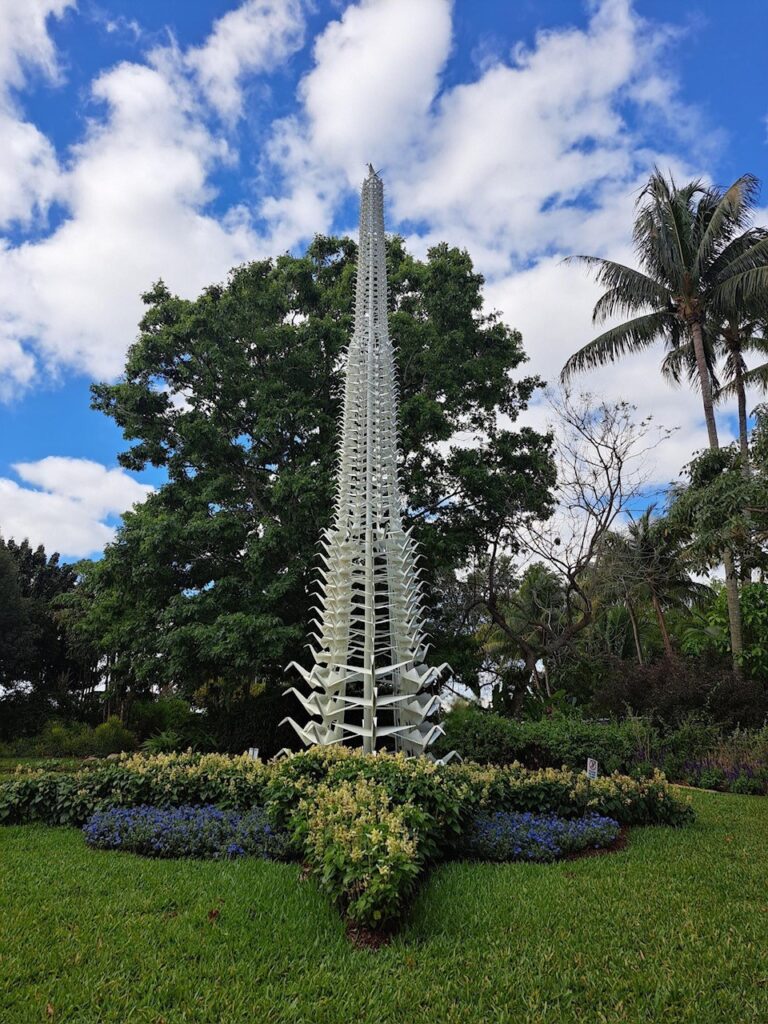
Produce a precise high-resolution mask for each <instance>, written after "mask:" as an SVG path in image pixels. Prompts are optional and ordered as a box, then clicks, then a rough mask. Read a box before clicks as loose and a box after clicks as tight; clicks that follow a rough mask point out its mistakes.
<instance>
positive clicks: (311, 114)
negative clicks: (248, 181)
mask: <svg viewBox="0 0 768 1024" xmlns="http://www.w3.org/2000/svg"><path fill="white" fill-rule="evenodd" d="M450 47H451V4H450V0H419V2H418V3H414V2H413V0H363V2H361V3H359V4H350V5H349V6H348V7H347V8H346V9H345V10H344V12H343V14H342V15H341V17H340V18H339V20H337V21H332V22H330V24H329V25H328V26H327V27H326V28H325V30H324V31H323V32H322V33H321V35H320V36H318V38H317V40H316V41H315V46H314V60H315V63H314V66H313V67H312V69H311V70H310V71H309V72H308V74H307V75H305V77H304V78H303V79H302V81H301V83H300V85H299V100H300V104H301V106H300V112H299V114H298V115H297V116H292V117H289V118H284V119H282V120H281V121H279V122H277V123H276V124H275V125H274V126H273V135H272V140H271V145H270V155H271V158H272V162H273V165H274V167H275V168H277V169H279V171H280V172H281V174H282V175H283V177H284V179H285V180H286V182H287V183H288V184H289V187H288V191H287V192H286V193H285V194H283V195H279V196H276V197H272V198H270V199H268V200H267V201H266V202H265V203H264V205H263V207H262V210H261V212H262V214H263V215H264V216H265V217H266V218H267V219H268V220H269V221H270V222H271V224H272V226H273V234H275V235H276V236H277V238H278V239H279V241H280V242H281V243H282V244H283V245H293V244H295V243H296V242H297V241H298V240H300V239H302V238H306V237H308V236H311V235H312V234H314V233H315V232H316V231H321V230H324V229H326V228H327V227H328V225H329V223H330V220H331V217H332V213H333V207H334V204H335V203H336V202H337V200H338V199H339V197H340V196H341V195H342V194H343V193H344V191H345V189H348V188H350V187H352V188H357V187H358V186H359V184H360V181H361V180H362V178H363V177H364V175H365V168H366V165H367V164H368V163H369V162H371V163H373V164H374V165H375V166H376V167H382V166H383V167H384V169H385V175H386V173H387V168H388V167H393V168H394V167H396V166H397V165H398V164H399V163H400V162H401V161H403V162H405V163H406V164H407V163H408V156H407V153H408V152H409V150H410V149H411V147H412V146H413V144H414V141H415V139H416V138H417V137H418V136H419V134H420V133H421V132H422V131H423V130H424V128H425V126H426V122H427V118H428V114H429V110H430V107H431V105H432V102H433V100H434V97H435V95H436V93H437V90H438V87H439V81H440V73H441V71H442V69H443V67H444V65H445V63H446V61H447V59H448V56H449V53H450Z"/></svg>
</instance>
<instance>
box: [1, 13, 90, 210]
mask: <svg viewBox="0 0 768 1024" xmlns="http://www.w3.org/2000/svg"><path fill="white" fill-rule="evenodd" d="M73 2H74V0H24V2H23V3H19V2H17V0H0V138H2V140H3V143H2V146H0V228H5V227H8V226H9V225H10V224H12V223H14V222H18V223H21V224H28V223H29V222H30V221H31V220H32V219H33V217H35V216H40V215H44V214H45V211H46V210H47V208H48V206H49V205H50V203H51V201H52V200H53V199H54V198H55V196H56V194H57V191H58V179H59V166H58V161H57V159H56V154H55V152H54V149H53V146H52V145H51V143H50V142H49V141H48V139H47V138H46V137H45V136H44V135H43V134H42V132H40V131H39V129H38V128H36V127H35V125H33V124H31V123H30V122H29V121H25V120H24V119H23V116H22V115H21V114H20V113H19V111H18V109H17V104H16V102H15V98H14V90H17V89H20V88H22V87H23V86H24V84H25V81H26V79H27V77H28V75H29V74H30V73H31V72H34V71H38V72H40V73H41V74H42V75H44V76H45V77H46V78H47V79H48V80H49V81H51V82H56V81H57V80H58V79H59V77H60V72H59V67H58V63H57V61H56V53H55V50H54V47H53V44H52V42H51V39H50V36H49V35H48V30H47V21H48V19H49V18H51V17H57V18H58V17H61V16H62V15H63V14H64V12H65V11H66V9H67V8H69V7H72V5H73Z"/></svg>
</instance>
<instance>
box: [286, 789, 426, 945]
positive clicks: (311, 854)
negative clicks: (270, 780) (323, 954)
mask: <svg viewBox="0 0 768 1024" xmlns="http://www.w3.org/2000/svg"><path fill="white" fill-rule="evenodd" d="M299 813H300V817H301V818H303V821H304V825H303V827H302V833H303V849H304V856H305V858H306V860H307V863H308V865H309V868H310V871H311V872H312V874H313V875H314V877H315V878H316V879H317V882H318V884H319V886H320V888H321V889H322V890H323V891H324V892H326V893H328V895H329V896H331V897H332V898H333V899H334V900H335V901H336V902H337V903H338V904H339V906H340V907H341V909H342V911H343V912H344V913H345V914H346V915H347V917H348V918H349V919H350V921H353V922H355V923H356V924H362V925H366V926H367V927H370V928H378V927H381V926H382V925H384V924H386V923H387V922H389V921H391V920H393V919H394V918H396V917H398V916H399V915H400V914H401V912H402V909H403V904H404V901H405V899H406V897H407V896H408V895H409V893H410V892H411V891H412V889H413V887H414V885H415V883H416V879H417V878H418V875H419V873H420V871H421V869H422V866H423V863H424V850H423V847H421V845H420V836H421V835H422V834H423V830H424V826H425V824H426V817H427V816H426V814H425V812H424V811H422V810H421V809H420V808H418V807H415V806H414V805H413V804H411V803H408V802H406V803H403V804H399V805H395V804H394V803H393V802H392V800H391V798H390V797H389V795H388V794H387V791H386V789H385V788H384V786H382V785H381V784H379V783H376V782H372V781H371V780H369V779H366V778H362V777H360V778H358V779H356V780H355V781H354V782H350V781H347V780H344V781H341V782H338V783H334V784H333V785H330V784H328V783H323V784H322V785H320V786H319V787H318V788H317V790H316V791H315V793H314V796H313V798H312V799H311V800H307V799H305V800H302V801H301V804H300V807H299Z"/></svg>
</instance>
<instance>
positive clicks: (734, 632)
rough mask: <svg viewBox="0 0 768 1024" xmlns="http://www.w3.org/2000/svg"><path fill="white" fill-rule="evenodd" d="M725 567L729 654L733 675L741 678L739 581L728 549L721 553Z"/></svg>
mask: <svg viewBox="0 0 768 1024" xmlns="http://www.w3.org/2000/svg"><path fill="white" fill-rule="evenodd" d="M723 564H724V565H725V596H726V599H727V601H728V625H729V627H730V634H731V654H732V656H733V672H734V675H736V676H738V677H739V678H740V677H741V656H742V654H743V653H744V637H743V632H742V626H741V606H740V604H739V580H738V577H737V575H736V567H735V565H734V563H733V554H732V553H731V551H730V549H729V548H726V550H725V551H724V552H723Z"/></svg>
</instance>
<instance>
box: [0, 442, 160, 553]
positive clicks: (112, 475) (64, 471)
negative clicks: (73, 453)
mask: <svg viewBox="0 0 768 1024" xmlns="http://www.w3.org/2000/svg"><path fill="white" fill-rule="evenodd" d="M13 469H14V472H15V473H16V474H17V476H18V477H19V479H20V480H21V481H22V483H18V482H17V481H15V480H11V479H9V478H7V477H0V534H2V536H3V537H6V538H9V539H10V538H13V539H15V540H18V541H21V540H23V539H24V538H28V539H29V541H30V543H31V544H33V545H37V544H43V545H45V547H46V549H47V550H48V551H58V552H59V553H60V554H62V555H64V556H65V557H71V558H80V557H84V556H86V555H90V554H93V553H95V552H98V551H101V550H102V549H103V547H104V545H105V544H107V543H108V542H109V541H110V540H112V538H113V536H114V533H115V528H114V526H112V525H111V524H110V523H109V522H106V521H105V520H108V519H109V518H111V517H113V516H118V515H120V514H122V513H123V512H125V511H126V510H127V509H129V508H130V507H131V506H132V505H134V504H135V503H136V502H140V501H143V500H144V499H145V498H146V497H147V495H148V494H149V493H150V492H151V491H152V488H151V487H149V486H148V485H147V484H142V483H139V482H138V481H137V480H136V479H134V478H133V477H132V476H130V475H129V474H128V473H126V472H125V471H124V470H122V469H107V468H106V466H102V465H101V464H100V463H98V462H92V461H90V460H89V459H75V458H62V457H58V456H48V457H47V458H45V459H41V460H40V461H38V462H19V463H16V464H15V465H14V466H13Z"/></svg>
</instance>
